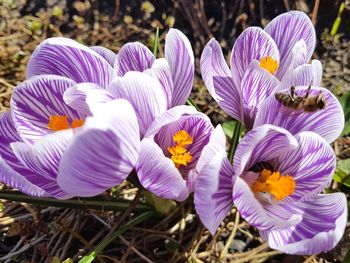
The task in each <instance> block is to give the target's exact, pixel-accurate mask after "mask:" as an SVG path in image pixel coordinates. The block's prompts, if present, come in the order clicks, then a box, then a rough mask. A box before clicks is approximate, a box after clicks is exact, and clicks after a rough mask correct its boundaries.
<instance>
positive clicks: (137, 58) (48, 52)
mask: <svg viewBox="0 0 350 263" xmlns="http://www.w3.org/2000/svg"><path fill="white" fill-rule="evenodd" d="M131 71H138V72H145V73H147V74H149V75H152V76H154V77H157V78H158V79H159V81H160V83H161V85H162V86H163V89H164V90H165V91H166V95H167V100H168V103H169V104H170V105H171V107H173V106H176V105H182V104H184V103H185V102H186V100H187V98H188V96H189V94H190V92H191V89H192V85H193V78H194V57H193V51H192V48H191V44H190V42H189V40H188V39H187V37H186V36H185V35H184V34H183V33H182V32H180V31H179V30H176V29H170V30H169V32H168V34H167V36H166V39H165V58H162V59H156V58H155V57H154V55H153V54H152V52H151V51H150V50H149V49H148V48H147V47H146V46H144V45H143V44H141V43H139V42H133V43H127V44H125V45H124V46H123V47H122V48H121V49H120V51H119V53H118V54H114V53H113V52H112V51H110V50H108V49H106V48H103V47H91V48H89V47H86V46H84V45H82V44H80V43H78V42H76V41H74V40H71V39H68V38H63V37H56V38H49V39H47V40H45V41H43V42H42V43H41V44H40V45H39V46H38V47H37V48H36V49H35V50H34V53H33V55H32V57H31V58H30V60H29V62H28V66H27V72H26V74H27V78H30V77H32V76H36V75H42V74H53V75H60V76H64V77H67V78H69V79H72V80H74V81H75V82H76V83H84V82H88V83H94V84H96V85H98V86H100V87H101V88H107V87H108V86H109V85H111V83H112V81H113V80H114V79H115V78H116V77H123V76H125V75H126V74H127V73H128V72H131Z"/></svg>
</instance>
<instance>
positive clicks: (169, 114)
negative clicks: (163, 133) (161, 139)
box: [145, 105, 198, 137]
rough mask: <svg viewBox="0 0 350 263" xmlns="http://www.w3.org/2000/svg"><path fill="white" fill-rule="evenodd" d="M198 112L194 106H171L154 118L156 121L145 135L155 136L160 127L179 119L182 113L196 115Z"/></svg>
mask: <svg viewBox="0 0 350 263" xmlns="http://www.w3.org/2000/svg"><path fill="white" fill-rule="evenodd" d="M197 113H198V111H197V110H196V108H195V107H193V106H187V105H181V106H176V107H174V108H171V109H169V110H167V111H166V112H164V113H163V114H162V115H160V116H159V117H157V118H156V119H155V120H154V122H153V123H152V124H151V126H150V127H149V128H148V130H147V133H146V134H145V137H150V136H154V135H155V134H156V133H157V132H158V131H159V130H160V128H162V127H163V126H165V125H167V124H169V123H172V122H175V121H177V120H178V119H180V118H181V116H182V115H194V114H197Z"/></svg>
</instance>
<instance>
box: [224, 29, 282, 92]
mask: <svg viewBox="0 0 350 263" xmlns="http://www.w3.org/2000/svg"><path fill="white" fill-rule="evenodd" d="M265 57H271V58H272V59H274V60H276V61H277V62H278V64H280V53H279V51H278V48H277V46H276V44H275V42H274V41H273V39H272V38H271V36H270V35H269V34H268V33H266V32H265V31H264V30H262V29H261V28H259V27H248V28H247V29H246V30H244V31H243V32H242V34H240V35H239V37H238V38H237V40H236V42H235V44H234V46H233V49H232V54H231V60H230V63H231V72H232V77H233V80H234V84H235V85H236V87H239V86H240V84H241V80H242V78H243V76H244V73H245V72H246V70H247V69H248V66H249V64H250V63H251V62H252V61H253V60H254V59H256V60H258V61H260V60H261V59H262V58H265Z"/></svg>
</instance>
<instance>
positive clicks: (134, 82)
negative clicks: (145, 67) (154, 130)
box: [107, 71, 167, 135]
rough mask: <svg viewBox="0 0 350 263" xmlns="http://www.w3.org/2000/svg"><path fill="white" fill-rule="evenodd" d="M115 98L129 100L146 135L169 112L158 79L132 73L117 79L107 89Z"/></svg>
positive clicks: (141, 130)
mask: <svg viewBox="0 0 350 263" xmlns="http://www.w3.org/2000/svg"><path fill="white" fill-rule="evenodd" d="M107 91H108V92H110V93H111V94H112V95H113V96H114V97H115V98H121V99H126V100H128V101H129V102H130V103H131V105H132V106H133V108H134V110H135V112H136V116H137V119H138V122H139V127H140V132H141V135H144V134H145V133H146V131H147V129H148V127H149V126H150V125H151V123H152V122H153V120H154V119H155V118H156V117H158V116H159V115H161V114H162V113H164V112H165V111H166V110H167V97H166V94H165V91H164V90H163V87H162V86H161V84H160V83H159V81H158V79H156V78H154V77H151V76H149V75H148V74H146V73H141V72H136V71H131V72H128V73H126V74H125V76H124V77H117V78H115V79H114V80H113V82H112V83H111V85H110V86H109V87H108V88H107Z"/></svg>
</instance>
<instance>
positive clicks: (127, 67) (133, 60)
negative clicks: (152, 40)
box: [114, 42, 155, 77]
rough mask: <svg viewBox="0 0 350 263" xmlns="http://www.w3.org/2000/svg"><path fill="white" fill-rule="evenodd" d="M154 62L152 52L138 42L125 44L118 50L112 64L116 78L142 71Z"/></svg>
mask: <svg viewBox="0 0 350 263" xmlns="http://www.w3.org/2000/svg"><path fill="white" fill-rule="evenodd" d="M154 60H155V57H154V55H153V54H152V52H151V51H150V50H149V49H148V48H147V47H146V46H145V45H143V44H141V43H140V42H132V43H127V44H125V45H124V46H122V48H121V49H120V50H119V53H118V56H117V59H116V60H115V64H114V71H115V72H116V74H117V76H121V77H122V76H124V75H125V74H126V73H127V72H129V71H140V72H142V71H144V70H146V69H148V68H150V67H151V66H152V64H153V62H154Z"/></svg>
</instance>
